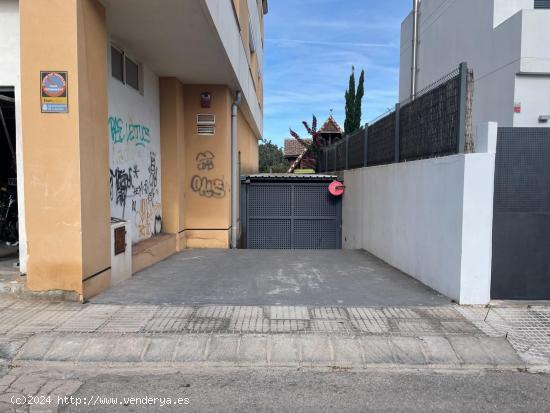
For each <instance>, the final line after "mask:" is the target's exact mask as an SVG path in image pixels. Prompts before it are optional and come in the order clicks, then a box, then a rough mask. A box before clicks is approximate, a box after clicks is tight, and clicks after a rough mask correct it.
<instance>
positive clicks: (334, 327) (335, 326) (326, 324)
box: [309, 319, 351, 333]
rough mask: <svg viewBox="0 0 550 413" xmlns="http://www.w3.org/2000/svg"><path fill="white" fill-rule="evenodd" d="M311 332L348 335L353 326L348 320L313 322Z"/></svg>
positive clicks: (310, 324) (311, 322)
mask: <svg viewBox="0 0 550 413" xmlns="http://www.w3.org/2000/svg"><path fill="white" fill-rule="evenodd" d="M309 326H310V328H311V331H313V332H315V333H347V332H349V331H351V326H350V325H349V321H347V320H317V319H316V320H311V321H310V322H309Z"/></svg>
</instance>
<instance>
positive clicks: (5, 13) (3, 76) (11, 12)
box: [0, 0, 27, 274]
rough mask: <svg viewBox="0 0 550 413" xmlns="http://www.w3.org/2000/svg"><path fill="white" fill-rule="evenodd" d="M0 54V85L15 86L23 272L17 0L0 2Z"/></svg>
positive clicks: (22, 243) (23, 266)
mask: <svg viewBox="0 0 550 413" xmlns="http://www.w3.org/2000/svg"><path fill="white" fill-rule="evenodd" d="M0 56H1V59H0V86H13V87H14V90H15V129H16V136H15V139H16V156H17V195H18V208H19V210H18V211H19V265H20V267H19V270H20V271H21V273H23V274H25V273H26V272H27V232H26V227H25V186H24V182H25V180H24V174H23V133H22V124H21V70H20V65H19V1H18V0H4V1H2V2H0Z"/></svg>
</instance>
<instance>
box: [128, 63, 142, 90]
mask: <svg viewBox="0 0 550 413" xmlns="http://www.w3.org/2000/svg"><path fill="white" fill-rule="evenodd" d="M125 59H126V61H125V64H126V84H127V85H128V86H130V87H133V88H134V89H135V90H138V91H139V65H138V64H137V63H136V62H134V61H133V60H132V59H130V58H128V57H127V56H125Z"/></svg>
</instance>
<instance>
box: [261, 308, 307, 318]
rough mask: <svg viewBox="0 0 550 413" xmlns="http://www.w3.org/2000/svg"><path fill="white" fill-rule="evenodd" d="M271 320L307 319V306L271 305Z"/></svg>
mask: <svg viewBox="0 0 550 413" xmlns="http://www.w3.org/2000/svg"><path fill="white" fill-rule="evenodd" d="M269 318H270V319H271V320H309V312H308V309H307V307H303V306H271V307H269Z"/></svg>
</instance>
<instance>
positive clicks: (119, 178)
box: [109, 165, 139, 218]
mask: <svg viewBox="0 0 550 413" xmlns="http://www.w3.org/2000/svg"><path fill="white" fill-rule="evenodd" d="M138 174H139V170H138V167H137V165H135V166H133V167H130V168H128V169H127V170H126V169H119V168H116V169H115V170H112V169H111V170H110V178H109V184H110V187H111V189H110V192H111V201H112V200H113V198H114V199H115V203H116V205H120V206H122V218H124V211H125V209H126V198H127V197H128V191H129V190H130V189H131V188H133V187H134V185H133V182H132V179H133V178H137V177H138Z"/></svg>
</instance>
